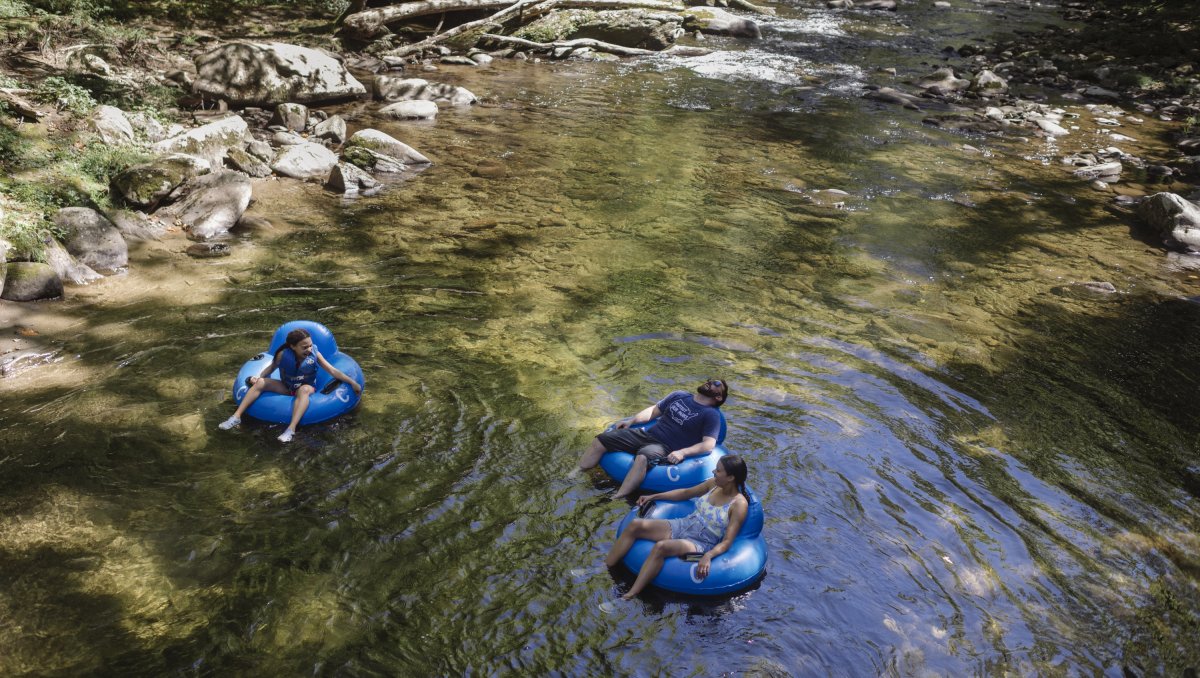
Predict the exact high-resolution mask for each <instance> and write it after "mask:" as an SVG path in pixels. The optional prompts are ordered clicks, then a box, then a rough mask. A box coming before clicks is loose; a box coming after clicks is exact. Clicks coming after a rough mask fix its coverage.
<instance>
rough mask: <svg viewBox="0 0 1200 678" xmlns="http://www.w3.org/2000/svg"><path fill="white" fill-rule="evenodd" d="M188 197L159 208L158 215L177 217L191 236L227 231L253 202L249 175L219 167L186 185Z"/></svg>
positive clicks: (201, 237)
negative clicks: (251, 201)
mask: <svg viewBox="0 0 1200 678" xmlns="http://www.w3.org/2000/svg"><path fill="white" fill-rule="evenodd" d="M182 190H183V191H185V192H186V195H185V197H184V198H183V199H182V200H180V201H179V202H177V203H175V204H173V205H168V206H167V207H165V208H163V209H161V210H159V214H158V216H166V217H167V218H173V219H178V220H179V221H180V222H181V223H182V224H183V227H184V228H186V229H187V231H188V237H189V238H191V239H192V240H210V239H212V238H217V237H220V236H223V235H225V234H226V233H228V232H229V229H230V228H232V227H233V225H234V224H236V223H237V222H238V219H240V218H241V217H242V213H243V212H245V211H246V208H247V207H248V206H249V205H250V196H251V189H250V177H248V176H246V175H245V174H242V173H241V172H235V171H234V170H226V169H223V170H217V171H215V172H212V173H211V174H205V175H203V176H199V177H196V178H194V179H191V180H189V181H188V182H187V183H186V184H184V185H183V187H182Z"/></svg>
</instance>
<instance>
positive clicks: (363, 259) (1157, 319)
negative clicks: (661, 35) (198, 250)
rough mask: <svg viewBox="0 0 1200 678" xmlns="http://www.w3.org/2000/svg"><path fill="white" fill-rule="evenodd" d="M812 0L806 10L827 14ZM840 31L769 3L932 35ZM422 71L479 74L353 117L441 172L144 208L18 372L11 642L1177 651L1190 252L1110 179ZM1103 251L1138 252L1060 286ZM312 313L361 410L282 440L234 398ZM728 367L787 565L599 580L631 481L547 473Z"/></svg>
mask: <svg viewBox="0 0 1200 678" xmlns="http://www.w3.org/2000/svg"><path fill="white" fill-rule="evenodd" d="M789 11H790V12H791V13H792V14H794V15H796V16H795V17H788V16H784V18H783V19H781V20H780V21H781V22H786V21H792V22H793V23H790V24H786V25H787V26H788V27H789V30H792V31H795V32H796V33H797V34H800V33H804V32H805V31H806V30H807V29H804V28H803V26H802V24H803V22H804V21H811V22H817V23H819V22H821V21H828V22H835V21H840V20H835V19H834V18H833V17H832V15H826V14H820V13H818V14H817V15H815V16H810V17H808V18H807V19H806V18H805V17H804V15H805V12H802V11H799V10H789ZM787 13H788V12H781V14H785V15H786V14H787ZM856 16H857V15H856ZM986 16H987V15H985V14H979V17H983V18H980V19H979V20H980V21H984V20H985V19H986ZM860 20H862V19H861V17H860V18H858V19H854V21H860ZM888 20H889V21H890V20H891V19H888ZM798 26H800V27H798ZM835 30H836V31H837V32H845V34H846V35H851V36H855V35H861V31H862V28H861V27H856V26H854V25H851V26H849V27H847V26H846V25H843V24H836V25H835V26H834V27H833V29H831V30H829V31H825V32H823V33H822V32H821V31H811V32H809V33H806V34H808V35H809V37H808V38H807V39H806V40H808V42H809V43H811V44H812V45H815V47H813V46H808V47H806V46H805V44H806V43H804V41H801V40H800V39H798V38H797V39H792V38H788V39H782V38H780V37H778V36H779V33H782V32H784V31H783V29H782V28H781V29H780V30H779V32H778V33H775V34H771V33H768V35H767V39H765V40H764V41H763V43H762V45H765V46H766V48H765V49H766V50H768V51H767V52H766V53H770V50H775V52H776V53H782V54H784V56H787V57H788V58H786V59H784V58H781V59H778V60H777V63H775V64H774V67H776V68H782V69H785V70H788V71H789V72H795V73H798V75H799V76H800V78H801V79H800V80H798V81H797V82H804V80H803V76H804V75H817V76H818V77H820V78H824V79H828V80H830V81H835V80H837V79H838V78H842V79H847V80H853V79H856V78H867V77H872V76H870V75H869V74H870V73H872V72H873V71H874V69H875V68H876V67H878V66H880V64H878V63H874V62H873V61H872V59H873V58H874V57H873V56H872V55H878V54H880V53H884V52H885V51H886V50H888V49H892V50H893V51H892V52H891V54H892V56H891V58H892V62H891V63H890V64H888V65H893V66H894V65H897V64H900V65H905V64H908V63H909V62H908V61H906V59H912V58H915V57H911V56H908V57H905V56H903V55H901V54H900V53H899V52H897V51H895V50H897V49H898V48H896V47H891V48H889V47H887V44H886V43H881V42H880V40H879V39H877V38H870V39H864V41H863V42H861V43H854V42H853V41H851V44H848V45H847V44H837V45H835V46H833V47H831V46H829V44H830V43H829V42H828V41H829V40H832V38H833V37H837V35H838V33H837V32H835ZM939 30H942V29H939ZM946 30H949V29H946ZM856 31H857V32H856ZM900 33H902V32H900ZM947 35H958V34H957V33H955V34H947ZM831 36H832V37H831ZM839 39H840V38H839ZM913 40H916V39H915V38H913ZM760 47H761V46H760ZM758 48H759V47H756V49H758ZM856 49H857V50H859V51H858V52H853V50H856ZM822 50H824V51H822ZM934 51H936V49H935V50H934ZM850 53H854V54H857V55H858V57H857V58H854V59H852V58H848V55H849V54H850ZM834 56H839V57H840V58H838V59H834V58H833V57H834ZM816 57H821V58H823V59H824V61H822V60H821V59H818V58H816ZM751 58H755V57H753V55H752V57H751ZM793 60H794V61H793ZM819 63H831V64H835V63H836V64H839V65H838V66H837V67H836V68H826V67H823V66H820V67H818V66H812V67H811V68H810V65H812V64H819ZM914 67H915V66H914ZM806 69H807V70H806ZM864 74H867V75H864ZM441 75H444V76H445V77H446V78H447V79H459V80H461V81H463V82H466V83H467V84H468V85H469V86H470V87H471V88H472V89H474V90H476V91H478V92H480V93H485V94H487V95H488V100H489V103H488V105H485V106H481V107H477V108H474V109H470V110H465V111H454V112H449V111H448V112H444V113H443V114H442V115H441V116H440V118H439V120H438V122H437V123H436V124H435V125H424V126H402V125H399V124H396V123H385V122H383V121H377V120H374V119H372V118H370V117H369V108H370V107H361V111H360V112H359V115H360V117H359V118H358V119H357V121H356V122H357V124H358V126H368V125H375V126H380V127H382V128H384V129H385V130H386V131H388V132H390V133H393V134H395V135H396V136H398V137H399V138H401V139H403V140H405V141H406V142H408V143H410V144H411V145H413V146H414V147H416V148H418V149H420V150H421V151H422V152H423V153H426V154H427V155H429V156H430V157H431V158H433V160H434V161H435V165H434V166H433V167H432V168H430V169H429V170H428V171H426V172H424V173H422V174H420V175H418V176H416V177H414V178H412V179H410V180H408V181H407V182H406V183H403V184H400V185H395V186H392V187H391V188H390V189H389V190H388V191H386V192H385V193H384V194H382V195H381V196H379V197H376V198H372V199H362V200H357V201H349V202H343V203H339V202H338V201H336V200H334V199H332V198H331V197H330V196H328V195H327V194H322V193H321V191H320V190H319V189H317V188H315V187H298V186H296V185H295V184H290V183H281V182H269V183H266V184H263V185H261V186H259V187H258V190H257V191H256V195H257V196H258V198H259V203H258V205H256V206H255V208H254V209H255V210H256V211H258V213H260V214H265V215H268V216H270V217H271V218H272V219H273V220H274V221H275V222H276V223H277V224H279V225H280V228H279V229H278V230H277V231H276V232H272V233H267V234H262V235H256V236H255V237H254V239H253V240H252V241H247V242H244V243H241V244H240V245H239V248H238V249H239V251H238V253H237V254H235V256H234V257H231V258H230V259H227V260H217V261H212V260H209V261H203V262H193V261H190V260H186V259H184V258H181V257H180V256H178V255H176V254H175V253H173V252H172V251H171V250H170V249H169V248H165V247H164V248H160V249H155V248H154V247H153V246H151V248H150V250H149V255H148V257H149V260H148V261H147V263H146V264H145V265H144V266H143V267H141V268H139V269H138V270H137V271H136V272H135V273H133V274H131V276H130V279H129V280H124V281H121V280H116V281H108V282H105V283H104V284H103V285H101V286H98V287H95V288H89V289H87V290H82V291H80V292H79V295H80V296H81V297H86V296H88V295H91V296H92V297H93V298H94V299H95V300H97V303H96V304H95V305H94V306H92V305H88V304H86V303H77V302H66V303H65V304H63V306H62V311H61V316H62V318H60V319H59V320H57V321H56V322H58V323H60V324H61V325H63V326H65V327H66V328H67V330H65V331H63V332H61V335H62V336H61V341H62V342H63V352H62V355H63V357H64V360H63V361H62V362H60V363H58V364H56V365H54V366H51V367H47V368H42V369H39V370H35V371H31V372H28V373H26V374H24V375H20V376H18V377H14V378H11V379H9V380H6V381H5V382H4V383H3V384H2V385H0V387H2V388H3V389H4V393H5V395H4V398H3V402H2V404H0V433H2V434H3V437H4V439H5V440H6V442H5V444H4V451H3V453H2V454H0V473H2V474H3V477H4V478H5V483H4V484H3V489H2V490H0V506H2V508H3V513H2V515H3V518H0V559H2V567H3V571H4V572H5V573H6V574H8V575H9V576H8V577H7V580H8V584H7V585H6V586H4V587H3V588H2V589H0V618H3V619H7V620H8V622H7V625H6V627H5V633H4V634H3V640H0V647H2V648H3V652H0V657H3V659H0V667H3V669H4V672H5V673H9V674H21V673H37V674H46V673H65V674H78V673H87V672H93V671H98V670H103V671H105V672H116V671H131V672H134V673H138V674H160V673H198V674H217V673H220V674H230V673H232V674H261V675H277V674H284V675H291V674H301V673H303V674H311V673H315V674H317V675H376V674H379V675H396V674H403V675H430V674H439V675H441V674H461V673H468V672H471V673H479V672H483V673H489V674H490V673H507V672H510V671H519V672H529V673H536V674H545V673H565V674H572V675H600V674H614V673H615V674H648V675H649V674H675V673H691V672H695V673H698V674H701V675H711V674H718V673H722V672H727V671H729V672H746V671H749V672H758V673H759V674H764V675H783V673H784V672H787V673H790V674H793V675H806V674H812V673H816V674H826V673H832V674H835V675H861V674H889V675H895V674H900V675H910V674H924V673H928V672H933V673H938V674H950V675H961V674H966V673H971V674H983V673H986V674H991V673H1019V674H1027V673H1039V674H1047V673H1048V674H1057V673H1068V674H1069V673H1076V672H1085V673H1093V672H1094V673H1105V674H1113V673H1118V672H1119V671H1120V670H1121V669H1122V668H1125V667H1128V668H1129V669H1130V670H1132V671H1134V672H1136V673H1138V674H1141V673H1150V674H1154V673H1160V672H1166V673H1173V672H1178V671H1179V670H1182V668H1183V667H1188V666H1191V667H1195V666H1196V665H1197V663H1198V661H1200V660H1198V658H1197V654H1196V652H1197V650H1196V647H1197V645H1196V643H1195V642H1194V640H1195V638H1196V637H1197V627H1196V622H1195V619H1196V612H1197V610H1200V596H1198V595H1197V592H1196V584H1197V580H1196V572H1197V571H1198V569H1197V568H1198V563H1197V560H1196V554H1197V553H1198V552H1200V543H1198V539H1197V536H1196V535H1197V527H1198V524H1197V523H1198V521H1197V510H1198V505H1197V499H1196V497H1197V492H1198V490H1200V467H1198V465H1197V461H1196V452H1195V449H1196V448H1195V441H1196V439H1197V432H1198V431H1200V426H1198V422H1197V420H1196V418H1195V417H1194V416H1192V415H1191V414H1190V412H1191V409H1190V408H1189V407H1188V406H1187V405H1188V404H1189V402H1190V401H1189V398H1190V395H1191V393H1192V392H1193V391H1194V389H1193V388H1192V387H1193V385H1194V383H1195V380H1196V375H1195V370H1194V367H1193V366H1194V365H1195V364H1196V358H1197V355H1196V354H1197V345H1196V342H1195V340H1194V339H1193V336H1194V332H1192V331H1191V330H1192V328H1193V327H1194V324H1195V322H1196V320H1197V308H1196V306H1195V305H1194V304H1193V303H1190V302H1187V301H1183V300H1182V297H1184V296H1188V295H1191V294H1193V293H1194V292H1193V290H1192V287H1193V286H1194V282H1193V281H1191V280H1189V279H1188V278H1187V277H1186V276H1181V275H1179V274H1172V273H1167V272H1165V271H1164V269H1162V268H1160V267H1161V266H1162V262H1163V259H1164V257H1163V255H1162V254H1161V253H1159V252H1157V251H1156V250H1148V249H1147V248H1146V247H1145V246H1143V245H1141V244H1140V243H1137V242H1136V241H1135V240H1133V239H1132V238H1131V236H1130V231H1129V228H1128V225H1127V223H1125V222H1123V221H1121V220H1119V219H1118V218H1115V217H1114V216H1113V215H1112V214H1110V213H1109V212H1107V211H1106V210H1105V208H1104V205H1103V203H1102V202H1100V199H1099V198H1097V197H1095V196H1093V195H1091V194H1089V193H1087V189H1086V187H1084V186H1080V185H1076V184H1074V183H1070V182H1065V181H1063V180H1062V179H1061V177H1060V175H1059V174H1057V173H1055V172H1052V171H1050V170H1051V169H1053V168H1043V167H1041V166H1039V165H1036V164H1033V163H1028V162H1026V161H1024V160H1021V157H1020V156H1021V155H1023V154H1026V153H1028V152H1029V146H1028V145H1022V143H1021V142H1019V141H1008V142H1006V141H1002V140H995V139H967V138H965V137H958V136H952V135H948V134H945V133H943V132H940V131H937V130H933V129H929V128H925V127H922V126H921V125H920V120H919V117H920V116H919V115H917V114H910V113H909V112H907V111H902V110H899V109H889V108H879V107H876V106H874V105H872V104H869V103H867V102H864V101H861V100H859V99H857V98H854V97H847V96H845V95H844V94H840V93H839V90H837V88H836V87H832V88H828V87H827V88H822V87H820V86H818V87H816V88H815V89H814V90H813V91H809V90H799V91H796V90H791V91H789V90H788V87H790V86H792V85H793V84H794V83H791V82H790V81H788V80H786V79H782V78H776V77H775V76H773V75H768V76H766V77H765V78H764V77H757V78H751V79H749V80H746V79H733V80H726V79H722V78H719V77H718V78H713V77H706V75H711V73H708V74H706V73H705V71H704V69H695V70H689V69H687V68H684V67H682V66H672V67H668V68H664V67H663V64H662V63H658V62H655V61H651V62H647V63H639V64H620V65H612V64H586V63H570V64H540V65H532V64H519V63H503V64H499V65H498V66H497V67H496V68H494V69H492V70H490V71H483V72H470V71H466V70H451V69H449V68H447V69H445V70H444V71H443V73H442V74H441ZM350 110H351V111H356V110H359V109H358V108H355V107H351V109H350ZM964 143H969V144H970V145H972V146H974V147H976V149H978V150H982V151H984V153H983V154H981V153H977V152H975V151H974V150H970V149H965V148H964V147H963V144H964ZM1031 143H1034V144H1036V142H1031ZM823 189H838V190H841V191H845V192H846V193H847V194H848V196H846V197H845V199H844V200H839V201H837V202H844V205H843V207H844V209H838V208H836V207H833V206H830V205H829V204H827V202H824V201H822V200H821V199H819V196H820V194H818V193H815V192H816V191H819V190H823ZM814 196H817V197H814ZM1095 280H1103V281H1108V282H1111V283H1112V284H1113V285H1114V286H1115V287H1116V289H1117V290H1118V293H1117V294H1115V295H1104V294H1093V293H1090V292H1087V291H1086V290H1084V291H1080V290H1079V288H1077V287H1075V286H1074V283H1077V282H1087V281H1095ZM132 290H138V294H137V295H136V296H132V297H131V298H126V295H129V294H131V291H132ZM296 317H313V318H319V319H321V320H322V321H324V322H326V323H327V324H328V325H329V326H330V327H331V328H333V329H334V331H335V333H336V334H337V338H338V342H339V344H340V346H341V348H342V350H344V351H346V352H347V353H349V354H351V355H353V356H354V357H355V358H356V359H357V360H358V361H359V362H360V364H361V365H362V366H363V368H364V370H366V372H367V383H368V390H367V396H366V398H365V400H364V402H363V406H362V407H361V409H360V410H359V411H358V412H357V413H356V414H354V415H353V416H350V417H346V418H344V419H342V420H340V421H337V422H335V423H333V424H330V425H326V426H317V427H311V428H308V429H304V430H302V432H301V434H300V435H299V436H298V437H297V439H296V442H295V443H293V444H292V445H291V446H289V447H287V448H282V447H280V446H279V445H277V444H276V443H275V442H274V436H275V434H276V433H277V431H275V430H274V429H273V428H271V427H268V426H260V425H258V426H256V425H250V426H246V427H245V428H244V429H243V430H241V431H239V432H236V433H232V434H225V433H222V432H219V431H217V430H216V423H217V422H219V421H220V420H221V419H223V418H224V417H225V416H227V415H228V412H229V410H230V409H231V408H232V405H231V404H230V399H229V395H228V384H229V381H230V379H231V378H232V376H233V375H234V374H235V373H236V370H237V367H238V366H239V365H240V364H241V362H242V361H243V360H245V359H246V358H248V357H249V356H251V355H253V354H255V353H257V352H259V351H261V350H263V349H264V348H265V346H266V343H267V342H268V341H269V338H270V334H271V332H272V331H273V330H274V328H275V327H276V326H277V325H279V324H280V323H282V322H283V321H285V320H288V319H292V318H296ZM713 375H715V376H721V377H726V378H728V379H729V380H730V381H731V382H732V384H733V398H732V399H731V401H730V404H729V406H728V407H727V416H728V418H729V423H730V433H729V439H728V442H727V446H728V447H729V448H730V449H731V450H733V451H736V452H738V453H741V454H743V455H745V456H746V457H747V458H748V460H749V462H750V464H751V482H752V483H753V485H754V486H755V488H756V489H757V490H758V492H759V493H760V495H761V496H762V498H763V501H764V505H765V506H766V510H767V526H766V530H765V535H766V539H767V541H768V544H769V547H770V558H771V559H770V562H769V564H768V574H767V577H766V578H765V579H764V580H763V582H762V583H761V584H760V585H759V586H758V587H756V588H755V589H754V590H752V591H749V592H747V593H745V594H742V595H739V596H733V597H730V598H727V599H721V600H715V601H697V600H687V599H680V598H675V597H669V596H664V595H661V594H652V595H648V596H646V597H645V599H644V600H641V601H637V602H634V603H630V604H628V605H618V606H616V608H615V609H614V610H613V611H612V612H611V613H609V614H606V613H604V612H602V611H601V610H600V609H599V605H600V603H603V602H605V601H608V600H611V599H612V598H614V597H615V596H616V595H617V594H618V593H619V592H620V590H621V589H620V587H621V586H622V585H624V582H623V580H616V581H614V579H613V578H611V577H610V576H609V575H608V574H606V573H603V572H597V571H596V569H595V568H596V566H597V564H598V563H599V561H600V558H601V555H602V553H603V552H604V551H605V550H606V549H607V547H608V545H609V543H610V540H611V538H612V533H613V528H614V526H615V524H616V522H617V521H618V519H619V518H620V516H621V515H622V513H623V512H624V510H625V504H623V503H620V502H612V501H610V500H609V499H608V495H609V494H611V491H612V489H613V487H614V486H613V485H612V484H611V483H610V482H608V481H607V480H605V479H603V478H602V477H600V476H592V475H586V474H585V475H584V476H581V477H578V478H568V477H567V472H568V470H569V469H570V468H571V467H572V465H573V464H574V461H575V459H576V458H577V456H578V453H579V451H580V450H581V449H582V448H583V446H585V445H586V443H587V440H588V439H589V437H590V436H591V435H593V434H594V433H595V432H596V431H597V430H599V429H600V428H601V427H602V426H603V425H604V424H605V422H607V421H610V420H612V419H615V418H616V417H618V416H623V415H626V414H629V413H631V412H634V411H636V410H637V409H640V408H641V407H644V406H645V404H646V403H648V402H650V401H652V400H653V399H655V398H657V397H659V396H661V395H662V394H664V393H666V392H667V391H669V390H672V389H674V388H686V389H690V388H692V387H694V385H695V384H696V383H698V382H699V381H701V380H703V379H704V378H706V377H708V376H713ZM580 568H584V569H585V570H590V571H591V572H592V573H593V574H590V575H588V574H585V575H584V576H582V577H581V576H578V575H577V573H573V572H572V571H573V570H578V569H580Z"/></svg>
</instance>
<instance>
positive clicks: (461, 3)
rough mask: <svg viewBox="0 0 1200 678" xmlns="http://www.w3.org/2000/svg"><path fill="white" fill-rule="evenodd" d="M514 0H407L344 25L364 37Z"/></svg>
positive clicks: (569, 3) (677, 6) (645, 3)
mask: <svg viewBox="0 0 1200 678" xmlns="http://www.w3.org/2000/svg"><path fill="white" fill-rule="evenodd" d="M511 4H512V0H420V1H419V2H404V3H401V4H399V5H389V6H387V7H377V8H374V9H368V10H365V11H362V12H356V13H354V14H351V15H350V16H348V17H346V20H345V24H344V26H343V28H344V29H345V30H346V31H347V32H349V33H350V34H352V35H355V36H357V37H361V38H373V37H377V36H379V35H381V34H383V32H384V26H386V25H387V24H393V23H396V22H399V21H404V20H405V19H411V18H413V17H419V16H427V15H429V14H438V13H440V12H460V11H467V10H477V9H491V8H494V7H508V6H509V5H511ZM561 5H562V6H563V7H580V8H587V9H620V8H632V7H644V8H647V9H659V10H666V11H672V12H679V11H682V10H683V3H682V2H679V1H678V0H563V1H562V2H561Z"/></svg>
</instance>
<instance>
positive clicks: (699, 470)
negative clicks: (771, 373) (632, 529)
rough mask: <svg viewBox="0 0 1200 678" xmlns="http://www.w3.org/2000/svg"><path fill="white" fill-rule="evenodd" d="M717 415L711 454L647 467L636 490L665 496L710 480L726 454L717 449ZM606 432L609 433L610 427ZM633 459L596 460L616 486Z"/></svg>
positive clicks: (720, 438) (613, 455)
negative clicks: (714, 445) (673, 491)
mask: <svg viewBox="0 0 1200 678" xmlns="http://www.w3.org/2000/svg"><path fill="white" fill-rule="evenodd" d="M717 414H719V415H721V430H720V432H719V433H718V434H717V446H716V447H714V448H713V449H712V451H710V452H709V453H707V454H701V455H696V456H694V457H688V458H687V459H684V460H683V461H681V462H679V463H678V464H668V463H666V462H661V463H659V464H657V465H655V466H651V467H650V468H649V469H647V471H646V477H645V478H644V479H643V480H642V484H641V485H640V489H643V490H648V491H650V492H666V491H667V490H678V489H679V488H681V487H694V486H696V485H699V484H700V483H702V482H704V481H706V480H708V479H709V478H711V477H712V474H713V470H714V469H716V468H717V460H718V459H720V458H721V457H723V456H725V455H726V454H729V452H728V451H727V450H726V449H725V448H724V447H722V446H721V443H723V442H725V414H724V413H722V412H721V411H720V410H717ZM656 423H658V419H657V418H655V419H651V420H650V421H648V422H646V423H644V424H635V425H633V426H631V427H630V428H649V427H651V426H653V425H654V424H656ZM609 430H612V429H611V427H610V429H609ZM634 452H636V450H634ZM668 452H670V450H668ZM633 457H634V455H633V452H628V451H621V450H615V451H612V452H606V453H605V454H604V456H602V457H600V468H602V469H604V472H605V473H607V474H608V475H609V476H610V477H611V478H612V479H613V480H615V481H617V482H618V483H619V482H621V481H622V480H624V479H625V475H626V474H628V473H629V468H630V467H631V466H633Z"/></svg>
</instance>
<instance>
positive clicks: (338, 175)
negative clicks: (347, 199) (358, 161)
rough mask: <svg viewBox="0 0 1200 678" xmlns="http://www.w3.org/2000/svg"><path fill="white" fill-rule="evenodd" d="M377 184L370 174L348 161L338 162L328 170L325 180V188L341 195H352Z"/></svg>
mask: <svg viewBox="0 0 1200 678" xmlns="http://www.w3.org/2000/svg"><path fill="white" fill-rule="evenodd" d="M378 186H379V182H378V181H376V180H375V178H374V177H372V176H371V175H370V174H367V173H366V172H365V171H363V170H362V169H360V168H358V167H357V166H355V165H352V164H350V163H345V162H341V163H338V164H337V165H336V166H335V167H334V168H333V169H332V170H330V171H329V177H328V178H327V179H326V180H325V188H328V189H329V190H331V191H334V192H336V193H341V194H342V195H354V194H356V193H358V192H359V191H367V190H370V189H372V188H376V187H378Z"/></svg>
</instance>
